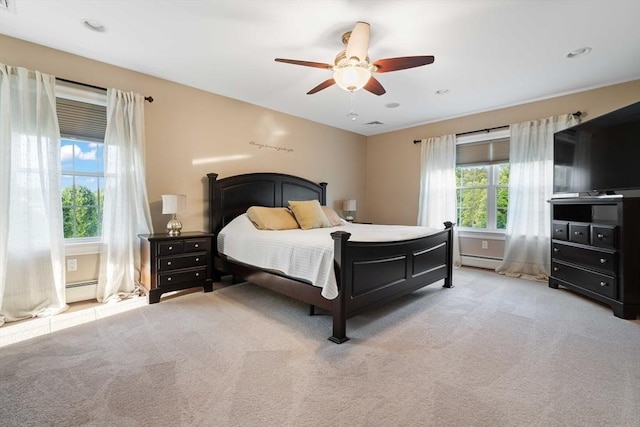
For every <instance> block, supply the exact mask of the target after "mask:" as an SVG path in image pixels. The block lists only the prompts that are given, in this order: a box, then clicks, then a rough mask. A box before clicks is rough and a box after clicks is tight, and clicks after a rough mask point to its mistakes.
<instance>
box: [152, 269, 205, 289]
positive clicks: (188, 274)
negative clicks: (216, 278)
mask: <svg viewBox="0 0 640 427" xmlns="http://www.w3.org/2000/svg"><path fill="white" fill-rule="evenodd" d="M206 280H207V268H206V267H203V268H198V269H190V270H180V271H176V272H175V273H162V274H158V286H170V285H177V284H180V283H193V284H194V285H196V284H198V283H202V282H204V281H206Z"/></svg>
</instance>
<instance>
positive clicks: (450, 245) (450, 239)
mask: <svg viewBox="0 0 640 427" xmlns="http://www.w3.org/2000/svg"><path fill="white" fill-rule="evenodd" d="M444 228H445V229H447V234H448V236H447V246H448V247H447V277H446V278H445V279H444V285H442V287H443V288H453V239H454V235H453V223H452V222H451V221H445V222H444Z"/></svg>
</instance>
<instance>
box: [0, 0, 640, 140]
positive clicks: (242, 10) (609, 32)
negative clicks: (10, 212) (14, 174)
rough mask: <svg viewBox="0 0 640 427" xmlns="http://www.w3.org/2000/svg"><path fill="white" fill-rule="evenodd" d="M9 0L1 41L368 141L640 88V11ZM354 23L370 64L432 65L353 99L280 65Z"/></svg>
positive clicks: (590, 1)
mask: <svg viewBox="0 0 640 427" xmlns="http://www.w3.org/2000/svg"><path fill="white" fill-rule="evenodd" d="M3 1H8V2H9V5H10V8H11V9H13V10H12V11H7V10H0V33H2V34H6V35H9V36H12V37H16V38H20V39H24V40H27V41H30V42H34V43H38V44H41V45H44V46H49V47H52V48H56V49H60V50H63V51H66V52H70V53H74V54H77V55H80V56H84V57H87V58H92V59H95V60H98V61H102V62H106V63H109V64H113V65H117V66H120V67H124V68H128V69H131V70H135V71H139V72H142V73H145V74H149V75H152V76H156V77H160V78H163V79H167V80H171V81H174V82H178V83H182V84H185V85H188V86H192V87H196V88H199V89H202V90H205V91H209V92H212V93H216V94H220V95H223V96H227V97H230V98H234V99H238V100H241V101H245V102H249V103H252V104H256V105H259V106H262V107H266V108H270V109H273V110H277V111H281V112H284V113H288V114H291V115H294V116H298V117H302V118H306V119H309V120H313V121H316V122H320V123H324V124H327V125H330V126H334V127H337V128H341V129H345V130H349V131H353V132H356V133H359V134H362V135H374V134H379V133H384V132H389V131H392V130H397V129H402V128H407V127H412V126H416V125H419V124H424V123H429V122H434V121H439V120H443V119H447V118H452V117H459V116H464V115H467V114H471V113H476V112H481V111H487V110H492V109H495V108H499V107H503V106H509V105H516V104H522V103H526V102H530V101H533V100H538V99H544V98H549V97H553V96H558V95H562V94H567V93H572V92H579V91H583V90H587V89H591V88H595V87H600V86H606V85H610V84H614V83H620V82H625V81H630V80H634V79H640V0H602V1H600V0H580V1H579V0H570V1H564V0H555V1H551V0H549V1H545V0H506V1H499V0H494V1H483V0H466V1H455V0H447V1H415V0H414V1H390V0H387V1H358V0H335V1H332V0H299V1H292V0H289V1H286V0H281V1H274V0H253V1H250V0H182V1H181V0H174V1H169V0H128V1H124V0H121V1H114V0H56V1H52V0H2V1H0V3H2V2H3ZM86 18H89V19H93V20H97V21H99V22H101V23H102V24H103V25H104V26H105V27H106V31H105V32H102V33H98V32H92V31H90V30H88V29H87V28H85V27H84V26H83V23H82V20H83V19H86ZM356 21H366V22H369V23H370V24H371V43H370V48H369V56H370V57H371V60H372V61H375V60H378V59H382V58H390V57H398V56H414V55H434V56H435V58H436V59H435V63H433V64H431V65H427V66H423V67H419V68H414V69H409V70H402V71H396V72H392V73H384V74H377V75H376V78H377V79H378V81H379V82H380V83H381V84H382V85H383V86H384V87H385V89H386V90H387V93H386V94H385V95H382V96H376V95H373V94H371V93H368V92H366V91H359V92H356V93H355V94H354V95H353V100H351V99H350V94H349V93H348V92H346V91H344V90H342V89H340V88H339V87H338V86H335V85H334V86H332V87H329V88H328V89H325V90H323V91H320V92H318V93H316V94H314V95H306V92H307V91H309V90H310V89H311V88H313V87H315V86H316V85H318V84H319V83H321V82H323V81H324V80H326V79H328V78H330V77H331V72H330V71H328V70H323V69H318V68H309V67H302V66H297V65H290V64H282V63H276V62H275V61H274V58H276V57H280V58H289V59H300V60H306V61H312V62H326V63H333V59H334V57H335V56H336V54H337V53H338V52H339V51H340V50H342V49H343V45H342V43H341V36H342V34H343V33H345V32H347V31H350V30H351V29H352V28H353V26H354V24H355V23H356ZM586 46H588V47H591V48H592V49H593V50H592V52H591V53H590V54H589V55H586V56H583V57H578V58H573V59H567V58H566V57H565V56H566V54H567V53H568V52H570V51H572V50H575V49H578V48H582V47H586ZM0 49H2V46H0ZM441 89H447V90H448V91H449V92H448V93H447V94H445V95H437V94H436V93H435V92H436V91H438V90H441ZM146 95H153V94H146ZM158 102H162V100H161V99H158ZM351 103H353V111H354V112H356V113H357V114H358V118H357V120H356V121H351V120H350V118H349V117H348V116H347V114H348V113H349V112H350V110H351V108H352V107H351ZM390 103H398V104H400V106H399V107H397V108H387V107H386V105H387V104H390ZM372 121H379V122H382V123H383V125H381V126H378V127H370V126H366V123H369V122H372ZM470 130H472V129H470Z"/></svg>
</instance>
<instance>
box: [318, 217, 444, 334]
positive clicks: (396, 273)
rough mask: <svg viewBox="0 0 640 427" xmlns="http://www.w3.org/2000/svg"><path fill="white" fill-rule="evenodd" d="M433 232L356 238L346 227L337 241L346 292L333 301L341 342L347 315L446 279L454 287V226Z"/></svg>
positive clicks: (338, 274) (336, 331) (335, 331)
mask: <svg viewBox="0 0 640 427" xmlns="http://www.w3.org/2000/svg"><path fill="white" fill-rule="evenodd" d="M445 226H446V228H445V229H444V230H443V231H441V232H438V233H436V234H432V235H430V236H426V237H422V238H418V239H412V240H403V241H395V242H352V241H350V240H349V237H350V236H351V235H350V234H349V233H347V232H344V231H336V232H334V233H331V237H333V239H334V245H335V246H334V258H335V270H336V279H337V281H338V287H339V289H340V295H339V296H338V298H336V300H334V302H333V307H332V315H333V335H332V336H331V337H330V338H329V339H330V340H331V341H333V342H336V343H342V342H344V341H346V340H348V338H347V336H346V319H348V318H349V317H351V316H354V315H356V314H358V313H359V312H361V311H363V310H367V309H369V308H372V307H375V306H378V305H381V304H385V303H387V302H389V301H393V300H394V299H397V298H399V297H401V296H403V295H406V294H408V293H410V292H413V291H415V290H416V289H420V288H422V287H424V286H427V285H429V284H431V283H434V282H437V281H438V280H441V279H444V280H445V282H444V286H445V287H452V284H451V274H452V262H451V261H452V238H453V231H452V224H451V223H446V224H445Z"/></svg>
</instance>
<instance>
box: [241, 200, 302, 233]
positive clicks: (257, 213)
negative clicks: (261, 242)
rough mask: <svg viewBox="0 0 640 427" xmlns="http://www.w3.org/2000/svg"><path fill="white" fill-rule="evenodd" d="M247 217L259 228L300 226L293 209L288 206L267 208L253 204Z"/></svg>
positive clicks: (283, 228)
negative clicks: (292, 211)
mask: <svg viewBox="0 0 640 427" xmlns="http://www.w3.org/2000/svg"><path fill="white" fill-rule="evenodd" d="M247 217H248V218H249V220H250V221H251V222H252V223H253V225H255V226H256V228H257V229H258V230H292V229H294V228H300V226H299V225H298V223H297V222H296V219H295V218H294V217H293V214H292V213H291V211H290V210H289V209H287V208H267V207H264V206H251V207H250V208H249V209H247Z"/></svg>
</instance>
